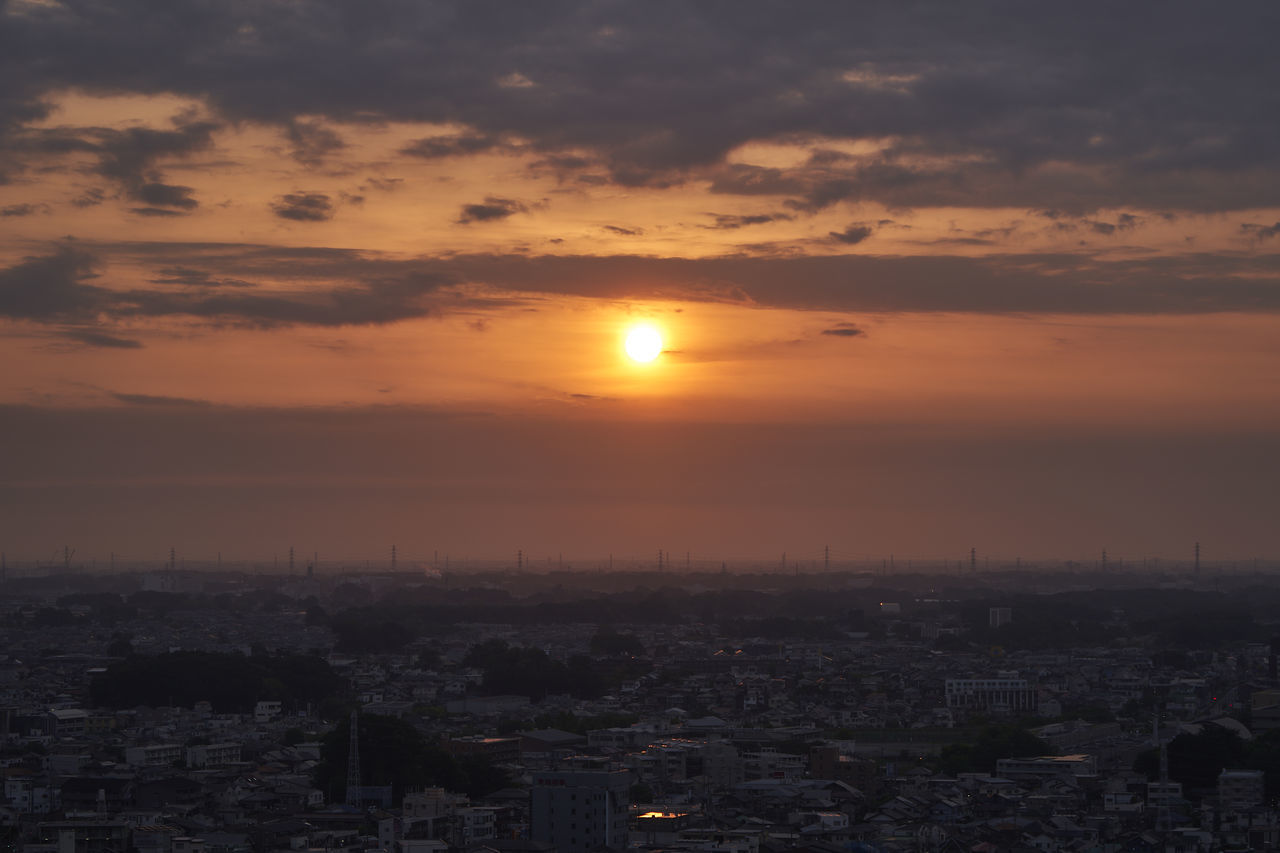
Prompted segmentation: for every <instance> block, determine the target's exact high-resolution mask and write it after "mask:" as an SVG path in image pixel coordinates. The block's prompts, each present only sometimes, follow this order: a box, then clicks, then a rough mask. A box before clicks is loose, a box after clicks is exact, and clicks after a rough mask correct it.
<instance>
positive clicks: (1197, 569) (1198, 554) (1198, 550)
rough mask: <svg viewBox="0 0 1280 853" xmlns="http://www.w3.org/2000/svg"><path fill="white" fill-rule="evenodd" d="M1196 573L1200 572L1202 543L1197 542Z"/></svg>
mask: <svg viewBox="0 0 1280 853" xmlns="http://www.w3.org/2000/svg"><path fill="white" fill-rule="evenodd" d="M1196 574H1200V543H1199V542H1197V543H1196Z"/></svg>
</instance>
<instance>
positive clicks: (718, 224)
mask: <svg viewBox="0 0 1280 853" xmlns="http://www.w3.org/2000/svg"><path fill="white" fill-rule="evenodd" d="M707 215H708V216H714V217H715V220H716V221H715V224H713V225H699V226H698V227H699V228H708V229H711V230H713V231H730V230H736V229H738V228H745V227H747V226H748V225H764V224H765V223H768V222H786V221H790V220H791V219H794V218H795V217H793V216H791V214H789V213H753V214H748V215H745V216H739V215H733V214H727V213H708V214H707Z"/></svg>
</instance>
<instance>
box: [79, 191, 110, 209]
mask: <svg viewBox="0 0 1280 853" xmlns="http://www.w3.org/2000/svg"><path fill="white" fill-rule="evenodd" d="M106 200H107V194H106V193H104V192H103V191H102V190H100V189H97V188H96V187H95V188H90V189H87V190H85V191H84V192H83V193H81V194H80V195H79V196H77V197H75V198H73V199H72V200H71V203H72V204H73V205H75V206H76V207H95V206H97V205H99V204H102V203H103V202H104V201H106Z"/></svg>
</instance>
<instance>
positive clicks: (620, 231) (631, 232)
mask: <svg viewBox="0 0 1280 853" xmlns="http://www.w3.org/2000/svg"><path fill="white" fill-rule="evenodd" d="M601 227H602V228H604V230H605V231H612V232H613V233H614V234H617V235H619V236H621V237H639V236H640V235H641V234H643V233H644V229H643V228H622V227H621V226H618V225H602V226H601Z"/></svg>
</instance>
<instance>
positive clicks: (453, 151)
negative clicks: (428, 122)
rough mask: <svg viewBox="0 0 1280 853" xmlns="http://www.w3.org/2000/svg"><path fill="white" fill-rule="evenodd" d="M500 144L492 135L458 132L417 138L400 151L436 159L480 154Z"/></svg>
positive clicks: (423, 157)
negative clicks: (449, 134)
mask: <svg viewBox="0 0 1280 853" xmlns="http://www.w3.org/2000/svg"><path fill="white" fill-rule="evenodd" d="M500 144H501V143H500V141H499V140H498V139H497V138H495V137H492V136H485V135H483V134H476V133H458V134H453V135H451V136H428V137H425V138H423V139H415V140H414V141H413V142H410V143H409V144H408V145H406V146H404V147H403V148H401V149H400V153H401V154H407V155H409V156H410V157H421V158H422V159H424V160H436V159H439V158H441V157H456V156H459V155H463V154H478V153H480V152H482V151H490V150H492V149H494V148H497V147H498V146H499V145H500Z"/></svg>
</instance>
